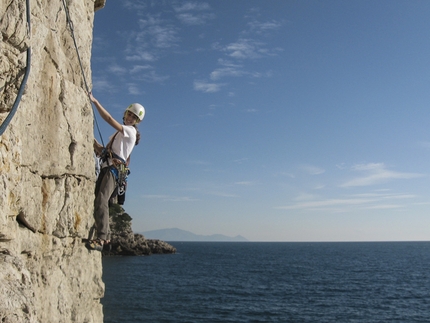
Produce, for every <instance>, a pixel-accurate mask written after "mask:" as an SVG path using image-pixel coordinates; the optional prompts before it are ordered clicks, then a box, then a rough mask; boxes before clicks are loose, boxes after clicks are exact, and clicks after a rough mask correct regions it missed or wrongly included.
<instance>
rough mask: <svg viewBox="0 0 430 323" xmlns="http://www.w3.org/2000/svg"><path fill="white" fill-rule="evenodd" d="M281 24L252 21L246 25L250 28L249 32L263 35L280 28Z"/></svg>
mask: <svg viewBox="0 0 430 323" xmlns="http://www.w3.org/2000/svg"><path fill="white" fill-rule="evenodd" d="M282 24H283V23H282V22H280V21H277V20H271V21H266V22H260V21H257V20H254V21H252V22H249V23H248V25H249V26H250V30H251V31H255V32H256V33H264V32H268V31H273V30H277V29H279V28H281V27H282Z"/></svg>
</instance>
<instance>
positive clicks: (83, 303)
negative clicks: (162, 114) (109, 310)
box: [0, 0, 104, 323]
mask: <svg viewBox="0 0 430 323" xmlns="http://www.w3.org/2000/svg"><path fill="white" fill-rule="evenodd" d="M30 2H31V8H30V11H31V35H29V34H28V29H27V24H26V1H24V0H22V1H16V0H2V1H0V31H1V41H0V124H2V123H3V121H4V120H5V118H6V116H7V115H8V114H9V111H10V110H11V107H12V106H13V103H14V101H15V98H16V97H17V92H18V88H19V87H20V84H21V81H22V79H23V75H24V71H25V66H26V50H27V48H28V46H31V49H32V55H31V71H30V75H29V78H28V82H27V85H26V88H25V92H24V94H23V96H22V100H21V101H20V104H19V108H18V110H17V112H16V114H15V116H14V118H13V119H12V121H11V123H10V125H9V126H8V127H7V129H6V131H5V132H4V133H3V135H1V136H0V210H1V211H0V299H1V301H0V322H8V323H12V322H44V323H46V322H80V323H82V322H88V323H89V322H100V323H101V322H103V313H102V306H101V304H100V298H101V297H103V293H104V284H103V282H102V267H101V254H100V253H96V252H89V251H88V250H87V249H86V248H85V246H84V244H83V243H82V238H85V237H86V236H87V235H88V231H89V228H90V226H91V225H92V224H93V215H92V214H93V199H94V196H93V194H94V183H95V175H94V160H93V155H92V154H93V152H92V142H93V114H92V113H93V112H92V108H91V104H90V102H89V100H88V98H87V96H86V93H85V88H84V83H83V77H82V73H81V69H80V65H79V62H78V58H77V54H76V51H75V48H74V44H73V39H72V37H71V34H70V32H69V30H68V29H67V24H66V15H65V10H64V8H63V1H60V0H59V1H41V0H32V1H30ZM65 2H66V3H67V5H68V8H69V13H70V17H71V19H72V21H73V26H74V34H75V37H76V42H77V44H78V46H79V51H80V56H81V60H82V64H83V68H84V74H85V77H86V79H87V80H89V81H91V73H90V56H91V43H92V27H93V17H94V10H95V9H98V8H102V7H103V6H104V1H100V0H66V1H65ZM18 215H19V217H18V220H19V221H20V222H18V221H17V216H18ZM20 223H21V224H20Z"/></svg>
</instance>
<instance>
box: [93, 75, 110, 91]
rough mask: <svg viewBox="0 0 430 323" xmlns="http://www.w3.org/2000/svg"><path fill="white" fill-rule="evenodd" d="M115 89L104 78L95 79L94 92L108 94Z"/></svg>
mask: <svg viewBox="0 0 430 323" xmlns="http://www.w3.org/2000/svg"><path fill="white" fill-rule="evenodd" d="M113 89H115V86H114V85H113V84H111V83H110V82H109V81H107V80H106V79H104V78H101V77H96V76H94V77H93V90H96V91H100V92H106V91H111V90H113Z"/></svg>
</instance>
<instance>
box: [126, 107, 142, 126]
mask: <svg viewBox="0 0 430 323" xmlns="http://www.w3.org/2000/svg"><path fill="white" fill-rule="evenodd" d="M125 111H126V112H127V111H130V112H131V113H133V114H134V115H135V116H137V117H138V118H139V122H140V121H142V120H143V118H144V117H145V108H144V107H143V106H142V105H141V104H139V103H132V104H130V105H129V106H128V107H127V109H125Z"/></svg>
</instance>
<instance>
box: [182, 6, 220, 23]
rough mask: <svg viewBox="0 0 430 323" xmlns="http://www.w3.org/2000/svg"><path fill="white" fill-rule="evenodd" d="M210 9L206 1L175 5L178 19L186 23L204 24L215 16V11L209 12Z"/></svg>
mask: <svg viewBox="0 0 430 323" xmlns="http://www.w3.org/2000/svg"><path fill="white" fill-rule="evenodd" d="M210 9H211V8H210V6H209V4H208V3H206V2H185V3H183V4H182V5H180V6H174V10H175V11H176V13H177V15H176V16H177V18H178V20H179V21H181V22H182V23H184V24H186V25H203V24H205V23H206V21H207V20H209V19H213V18H215V15H214V14H213V13H211V12H207V11H208V10H210ZM202 11H206V12H202Z"/></svg>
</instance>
